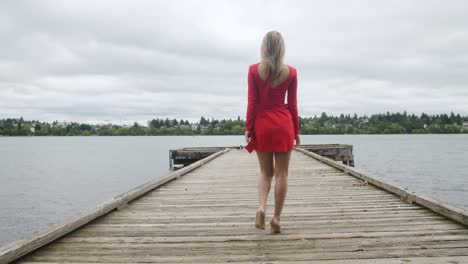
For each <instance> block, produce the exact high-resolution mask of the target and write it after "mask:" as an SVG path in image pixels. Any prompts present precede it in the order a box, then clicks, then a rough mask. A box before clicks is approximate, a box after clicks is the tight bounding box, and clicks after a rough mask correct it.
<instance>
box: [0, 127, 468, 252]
mask: <svg viewBox="0 0 468 264" xmlns="http://www.w3.org/2000/svg"><path fill="white" fill-rule="evenodd" d="M301 140H302V143H303V144H318V143H341V144H353V146H354V149H353V151H354V157H355V165H356V168H358V169H360V170H363V171H366V172H368V173H369V174H370V175H376V176H379V177H382V178H384V179H386V180H388V181H390V182H394V183H396V184H398V185H400V186H403V187H407V188H408V189H409V190H414V191H419V192H422V193H425V194H427V195H430V196H432V197H435V198H437V199H440V200H443V201H446V202H449V203H451V204H453V205H456V206H464V207H467V208H468V155H467V154H468V135H467V134H464V135H332V136H328V135H326V136H325V135H320V136H312V135H311V136H306V135H303V136H301ZM238 145H245V142H244V138H243V136H159V137H0V201H1V202H0V246H2V245H5V244H7V243H10V242H12V241H14V240H17V239H21V238H23V237H25V236H30V235H32V234H33V233H34V232H37V231H40V230H43V229H45V228H47V226H49V225H50V224H53V223H61V222H63V221H64V219H65V218H67V217H71V216H73V215H76V214H78V213H81V212H83V211H85V210H89V209H91V208H93V207H94V206H96V205H98V204H100V203H102V202H105V201H107V200H109V199H111V198H112V197H114V196H115V195H118V194H120V193H123V192H126V191H128V190H130V189H131V188H134V187H136V186H138V185H140V184H142V183H144V182H146V181H149V180H151V179H154V178H155V177H161V176H163V175H165V174H167V173H169V156H168V155H169V149H175V148H182V147H190V146H238ZM246 153H247V151H246ZM250 155H252V158H256V155H255V154H254V153H251V154H250Z"/></svg>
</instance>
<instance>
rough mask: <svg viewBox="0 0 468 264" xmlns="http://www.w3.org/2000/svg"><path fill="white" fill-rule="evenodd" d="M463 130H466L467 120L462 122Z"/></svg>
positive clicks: (467, 128)
mask: <svg viewBox="0 0 468 264" xmlns="http://www.w3.org/2000/svg"><path fill="white" fill-rule="evenodd" d="M463 130H466V131H468V121H465V122H463Z"/></svg>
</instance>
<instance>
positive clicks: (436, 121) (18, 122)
mask: <svg viewBox="0 0 468 264" xmlns="http://www.w3.org/2000/svg"><path fill="white" fill-rule="evenodd" d="M299 124H300V134H302V135H314V134H429V133H433V134H440V133H444V134H446V133H468V116H464V117H462V116H460V114H457V115H455V114H454V113H453V112H451V113H450V114H445V113H443V114H435V115H428V114H425V113H421V115H419V116H418V115H415V114H407V113H406V111H404V112H403V113H399V112H397V113H389V112H386V113H379V114H372V115H370V116H367V115H363V116H358V115H357V114H354V115H353V116H351V115H350V114H346V115H345V114H340V115H338V116H333V115H327V114H326V113H322V114H321V115H320V116H317V115H314V116H313V117H303V116H299ZM244 128H245V120H243V119H241V118H240V116H238V117H237V119H221V120H218V119H214V118H211V119H209V118H206V117H204V116H202V117H201V118H200V120H198V121H197V122H192V123H191V122H189V121H188V120H183V119H180V120H177V119H169V118H156V119H152V120H149V121H148V122H147V124H146V125H141V124H139V123H138V122H134V123H133V125H117V124H87V123H79V122H59V121H54V122H41V121H37V120H24V119H23V118H22V117H20V118H6V119H0V135H1V136H91V135H98V136H142V135H154V136H156V135H243V134H244V130H245V129H244Z"/></svg>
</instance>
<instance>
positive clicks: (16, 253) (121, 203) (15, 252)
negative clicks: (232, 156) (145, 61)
mask: <svg viewBox="0 0 468 264" xmlns="http://www.w3.org/2000/svg"><path fill="white" fill-rule="evenodd" d="M227 151H229V148H225V149H224V150H218V151H217V152H216V153H214V154H213V155H211V156H209V157H205V158H204V159H201V160H199V161H197V162H195V163H193V164H191V165H190V166H187V167H185V168H183V169H181V170H179V171H174V172H171V173H168V174H167V175H165V176H163V177H161V178H157V179H155V180H152V181H149V182H147V183H144V184H142V185H140V186H137V187H135V188H133V189H132V190H130V191H128V192H125V193H122V194H120V195H118V196H116V197H114V198H112V199H111V200H109V201H107V202H105V203H103V204H101V205H99V206H97V207H96V208H93V209H91V210H89V211H87V212H84V213H82V214H80V215H77V216H73V217H71V218H69V219H67V220H65V221H64V223H63V224H57V225H54V226H52V227H51V228H50V229H47V230H45V231H43V232H40V233H39V234H37V235H34V236H33V237H31V238H26V239H22V240H19V241H17V242H14V243H11V244H9V245H7V246H5V247H2V248H0V263H8V262H9V261H11V260H15V259H17V258H18V257H21V256H23V255H25V254H27V253H28V252H31V251H33V250H34V249H36V248H39V247H41V246H43V245H45V244H47V243H49V242H51V241H53V240H55V239H57V238H59V237H61V236H63V235H65V234H67V233H68V232H71V231H73V230H75V229H76V228H78V227H80V226H83V225H85V224H86V223H88V222H90V221H92V220H94V219H96V218H98V217H100V216H102V215H104V214H106V213H108V212H110V211H112V210H114V209H117V210H121V209H122V208H123V207H125V206H126V205H127V203H128V202H130V201H132V200H133V199H135V198H137V197H139V196H141V195H143V194H145V193H146V192H148V191H150V190H153V189H155V188H157V187H159V186H160V185H163V184H165V183H166V182H169V181H171V180H173V179H177V178H180V177H181V176H182V175H184V174H186V173H188V172H189V171H191V170H194V169H196V168H198V167H199V166H202V165H203V164H205V163H206V162H208V161H210V160H212V159H214V158H216V157H217V156H219V155H221V154H224V153H226V152H227Z"/></svg>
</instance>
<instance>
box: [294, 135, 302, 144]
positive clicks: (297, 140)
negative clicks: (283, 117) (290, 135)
mask: <svg viewBox="0 0 468 264" xmlns="http://www.w3.org/2000/svg"><path fill="white" fill-rule="evenodd" d="M294 139H295V140H296V145H295V147H297V146H299V145H300V144H301V138H300V137H299V134H297V135H295V136H294Z"/></svg>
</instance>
